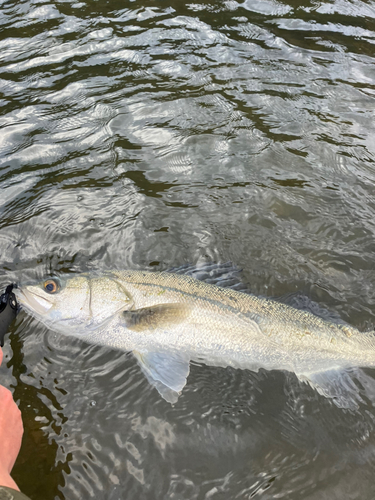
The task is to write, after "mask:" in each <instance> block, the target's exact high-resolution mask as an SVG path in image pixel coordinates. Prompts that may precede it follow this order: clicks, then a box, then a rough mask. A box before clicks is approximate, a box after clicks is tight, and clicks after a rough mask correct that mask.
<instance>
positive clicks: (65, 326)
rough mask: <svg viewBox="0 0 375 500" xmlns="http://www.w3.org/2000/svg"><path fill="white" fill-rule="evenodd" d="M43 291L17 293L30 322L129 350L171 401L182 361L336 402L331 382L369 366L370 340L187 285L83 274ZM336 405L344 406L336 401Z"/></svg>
mask: <svg viewBox="0 0 375 500" xmlns="http://www.w3.org/2000/svg"><path fill="white" fill-rule="evenodd" d="M44 283H45V282H42V283H40V284H39V285H26V286H24V287H20V288H19V289H18V290H17V298H18V300H19V302H20V303H21V304H22V305H23V306H24V308H25V309H26V310H27V311H28V312H29V313H30V314H32V315H33V316H35V317H36V318H37V319H39V320H40V321H42V322H43V323H45V324H46V325H47V326H48V327H49V328H51V329H53V330H56V331H59V332H61V333H64V334H72V335H75V336H78V337H80V338H82V339H84V340H86V341H88V342H92V343H97V344H102V345H106V346H110V347H114V348H117V349H122V350H125V351H132V352H133V353H134V355H135V356H136V358H137V359H138V362H139V363H140V365H141V367H142V369H143V371H144V373H145V374H146V376H147V378H148V379H149V381H150V382H151V383H152V384H153V385H154V386H155V387H156V388H157V389H158V390H159V392H160V393H161V394H162V396H163V397H164V398H165V399H167V400H168V401H170V402H175V401H176V400H177V398H178V395H179V393H180V391H181V390H182V388H183V387H184V385H185V383H186V378H187V376H188V373H189V362H190V360H194V361H198V362H203V363H205V364H207V365H213V366H223V367H226V366H233V367H235V368H242V369H245V368H247V369H250V370H258V369H259V368H265V369H267V370H272V369H277V370H287V371H291V372H294V373H295V374H296V375H297V376H298V377H299V378H300V379H301V380H307V381H309V382H310V384H311V385H313V386H314V387H316V388H317V389H318V390H319V392H321V393H322V394H324V395H326V396H332V397H336V398H337V394H336V392H337V390H336V389H335V384H334V383H332V378H333V379H335V377H336V378H338V379H340V371H341V370H345V369H348V368H350V367H373V366H375V339H374V336H373V334H372V333H361V332H359V331H358V330H357V329H355V328H353V327H350V326H347V325H338V324H335V323H330V322H327V321H324V320H323V319H321V318H319V317H318V316H315V315H313V314H311V313H309V312H306V311H301V310H298V309H294V308H292V307H289V306H287V305H285V304H282V303H279V302H276V301H272V300H269V299H263V298H258V297H255V296H253V295H249V294H245V293H241V292H237V291H235V290H232V289H229V288H221V287H218V286H215V285H211V284H207V283H205V282H203V281H199V280H196V279H194V278H191V277H189V276H184V275H180V274H173V273H167V272H161V273H158V272H148V271H131V270H127V271H113V272H107V273H105V274H104V275H103V276H97V275H95V274H94V275H90V274H83V275H77V276H74V277H67V278H60V281H59V289H58V291H57V292H56V293H53V294H51V293H48V291H47V290H45V288H44ZM344 392H345V391H344ZM344 396H345V394H344ZM348 398H351V399H353V397H352V395H348ZM340 400H341V401H343V402H342V404H341V405H345V397H344V398H343V397H342V395H341V394H340Z"/></svg>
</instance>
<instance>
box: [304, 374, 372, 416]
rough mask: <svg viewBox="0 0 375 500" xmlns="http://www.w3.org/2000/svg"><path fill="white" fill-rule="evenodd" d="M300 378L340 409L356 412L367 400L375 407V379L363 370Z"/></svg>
mask: <svg viewBox="0 0 375 500" xmlns="http://www.w3.org/2000/svg"><path fill="white" fill-rule="evenodd" d="M298 378H300V380H303V381H304V382H308V383H309V384H310V385H311V387H313V388H314V389H316V390H317V391H318V393H319V394H321V395H322V396H325V397H327V398H330V399H332V401H333V402H334V403H335V404H336V406H338V407H339V408H347V409H349V410H356V409H357V408H358V406H359V405H360V404H364V403H366V400H367V401H368V400H369V401H370V402H371V403H372V404H373V405H375V379H374V378H372V377H371V376H370V375H368V374H367V373H365V372H364V371H363V370H362V369H361V368H347V369H336V370H328V371H325V372H317V373H312V374H311V373H310V374H309V375H300V376H299V377H298Z"/></svg>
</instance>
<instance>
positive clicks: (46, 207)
mask: <svg viewBox="0 0 375 500" xmlns="http://www.w3.org/2000/svg"><path fill="white" fill-rule="evenodd" d="M0 23H1V24H0V26H1V35H0V64H1V70H0V78H1V80H0V88H1V97H0V99H1V100H0V106H1V119H0V124H1V125H0V126H1V132H0V193H1V198H0V227H1V230H0V250H1V276H0V285H1V288H2V289H3V287H4V286H5V285H6V284H7V283H9V282H10V281H14V280H15V281H24V280H28V279H31V278H32V279H35V278H38V279H40V278H41V277H43V276H46V275H48V274H50V273H51V272H82V271H89V270H99V271H100V270H108V269H124V268H131V269H141V268H142V269H153V270H166V269H169V268H171V267H173V266H180V265H183V264H186V263H189V264H202V263H205V262H228V261H230V262H233V263H234V264H235V265H236V266H238V267H240V268H241V269H243V272H242V280H243V282H244V283H245V284H246V285H247V286H248V287H249V288H250V290H251V291H252V292H253V293H255V294H257V295H262V296H267V297H275V298H281V300H284V301H289V302H290V303H294V304H295V305H297V306H298V307H306V304H307V306H308V307H311V306H312V304H314V307H316V308H317V310H319V311H320V313H321V314H322V315H325V314H326V315H327V316H329V315H332V314H333V315H334V316H336V317H337V318H340V319H341V320H343V321H345V322H348V323H350V324H352V325H354V326H356V327H358V328H360V329H363V330H365V329H369V328H373V326H374V325H375V292H374V286H373V284H374V282H375V270H374V265H375V264H374V263H375V242H374V236H375V198H374V183H375V112H374V108H375V57H374V51H375V2H374V1H373V0H367V1H365V0H364V1H360V0H352V1H350V0H331V1H327V0H322V1H319V0H302V1H300V2H297V1H295V0H289V1H287V0H278V1H276V0H245V1H238V2H237V1H235V0H228V1H218V0H213V1H212V2H208V1H204V0H197V1H196V2H194V3H189V2H182V1H180V0H175V1H174V2H170V1H169V0H164V1H161V0H155V1H152V0H140V1H137V2H135V1H127V0H124V1H121V2H120V1H118V0H106V1H103V2H97V1H93V0H88V1H84V2H80V1H78V2H76V1H74V0H61V1H54V2H52V1H51V2H49V1H48V0H33V1H31V0H26V1H17V2H15V1H5V2H2V3H1V11H0ZM324 311H325V312H324ZM10 330H11V331H10V336H9V337H7V339H6V345H5V347H4V362H3V366H2V367H1V370H0V375H1V382H2V383H3V384H4V385H7V386H8V387H10V388H11V389H12V391H13V393H14V397H15V399H16V400H17V401H18V402H19V405H20V408H21V410H22V414H23V419H24V426H25V436H24V442H23V447H22V450H21V453H20V455H19V458H18V461H17V464H16V467H15V469H14V477H15V479H16V481H17V482H18V484H19V486H20V488H21V489H22V490H23V491H24V492H25V493H26V494H28V495H29V496H30V497H31V498H32V500H38V499H43V500H52V499H65V500H78V499H89V498H90V499H91V498H94V499H97V500H120V499H126V500H132V499H135V500H141V499H150V500H151V499H152V500H159V499H165V500H167V499H168V500H169V499H171V500H172V499H174V500H183V499H186V500H193V499H197V500H203V499H210V500H211V499H213V500H224V499H225V500H228V499H250V498H261V499H262V500H270V499H287V500H297V499H298V500H301V499H303V500H324V499H327V500H328V499H329V500H334V499H340V500H349V499H350V500H352V499H361V500H372V499H373V498H374V496H375V482H374V467H375V432H374V431H375V408H374V407H373V405H372V404H371V403H370V402H369V401H366V400H364V401H363V403H362V404H360V406H359V408H358V410H356V411H348V410H343V409H340V408H338V407H336V406H335V405H334V404H333V403H332V401H330V400H328V399H325V398H324V397H322V396H320V395H318V394H317V393H316V392H315V391H314V390H313V389H311V388H310V387H308V386H306V385H303V384H301V383H299V382H298V381H297V379H296V378H295V377H294V376H293V375H292V374H287V373H283V372H276V371H275V372H265V371H260V372H259V373H257V374H256V373H252V372H250V371H239V370H234V369H230V368H227V369H222V368H213V367H206V366H193V367H192V369H191V374H190V376H189V379H188V384H187V386H186V387H185V389H184V391H183V393H182V395H181V397H180V399H179V401H178V402H177V404H175V405H174V406H171V405H170V404H168V403H167V402H165V401H164V400H163V399H161V398H160V396H159V394H158V393H157V392H156V391H155V390H154V389H152V388H151V386H150V385H149V384H148V383H147V381H146V379H145V378H144V376H143V375H142V372H141V371H140V369H139V367H138V365H137V364H136V362H135V360H134V359H133V358H132V356H131V355H130V354H124V353H121V352H118V351H113V350H110V349H106V348H103V347H98V346H93V345H89V344H86V343H83V342H80V341H79V340H77V339H73V338H71V337H69V336H61V335H56V334H54V333H52V332H50V331H48V330H47V329H46V328H45V327H43V326H41V325H40V324H38V323H37V322H36V321H35V320H31V319H30V318H29V317H28V316H26V315H25V314H24V313H20V314H19V316H18V317H17V320H16V322H15V324H14V325H13V326H12V327H11V329H10ZM367 373H368V374H369V376H373V378H374V384H375V371H373V370H368V372H367Z"/></svg>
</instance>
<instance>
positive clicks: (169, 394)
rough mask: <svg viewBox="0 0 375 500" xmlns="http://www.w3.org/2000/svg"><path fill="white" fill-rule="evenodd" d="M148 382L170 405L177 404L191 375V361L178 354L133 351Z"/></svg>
mask: <svg viewBox="0 0 375 500" xmlns="http://www.w3.org/2000/svg"><path fill="white" fill-rule="evenodd" d="M133 354H134V355H135V357H136V358H137V360H138V363H139V365H140V367H141V368H142V371H143V372H144V374H145V375H146V377H147V380H148V381H149V382H150V384H151V385H153V386H154V387H155V388H156V389H157V390H158V392H159V394H160V395H161V396H162V397H163V398H164V399H165V400H166V401H168V403H172V404H173V403H176V401H177V399H178V397H179V395H180V392H181V391H182V389H183V387H184V386H185V384H186V379H187V376H188V375H189V371H190V366H189V361H190V360H189V359H188V358H187V357H186V356H184V355H182V354H177V353H165V352H142V353H141V352H138V351H133Z"/></svg>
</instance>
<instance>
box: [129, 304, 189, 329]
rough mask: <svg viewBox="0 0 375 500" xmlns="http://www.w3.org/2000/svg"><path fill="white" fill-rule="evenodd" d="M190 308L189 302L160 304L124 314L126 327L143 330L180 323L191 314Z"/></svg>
mask: <svg viewBox="0 0 375 500" xmlns="http://www.w3.org/2000/svg"><path fill="white" fill-rule="evenodd" d="M190 309H191V308H190V306H189V305H187V304H159V305H157V306H151V307H143V308H141V309H135V310H133V311H125V312H123V313H122V314H123V319H124V321H125V326H126V328H128V329H129V330H133V331H136V332H141V331H142V330H149V329H154V328H158V327H165V326H169V325H173V324H177V323H180V322H181V321H182V320H183V319H185V318H186V317H187V316H188V315H189V313H190Z"/></svg>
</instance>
